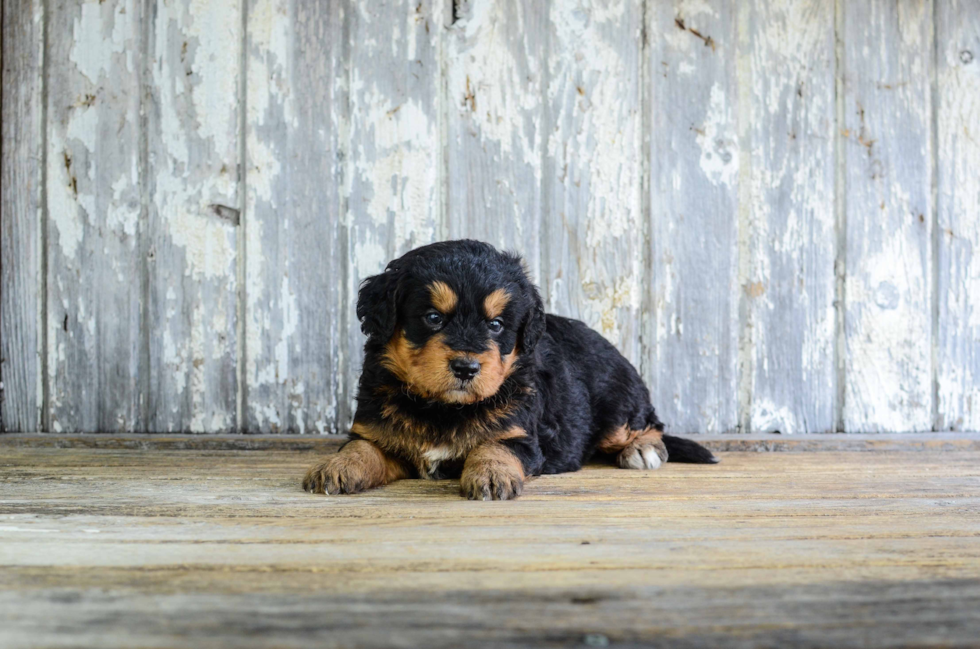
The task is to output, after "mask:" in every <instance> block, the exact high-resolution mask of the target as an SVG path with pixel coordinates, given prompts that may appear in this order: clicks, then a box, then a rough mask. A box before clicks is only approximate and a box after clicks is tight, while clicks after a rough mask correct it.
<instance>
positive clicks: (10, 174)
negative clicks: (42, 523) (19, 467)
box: [0, 0, 44, 432]
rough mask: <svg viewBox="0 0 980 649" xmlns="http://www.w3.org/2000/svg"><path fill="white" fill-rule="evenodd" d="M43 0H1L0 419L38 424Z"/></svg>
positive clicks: (14, 424)
mask: <svg viewBox="0 0 980 649" xmlns="http://www.w3.org/2000/svg"><path fill="white" fill-rule="evenodd" d="M43 20H44V15H43V5H42V3H41V2H40V1H39V0H4V1H3V48H2V59H0V62H2V69H3V106H2V111H3V112H2V118H0V122H2V129H3V136H2V137H3V144H2V148H3V164H2V170H0V223H2V234H0V382H2V385H3V388H2V390H0V395H2V399H0V413H2V419H0V425H2V428H3V430H5V431H24V432H33V431H36V430H38V429H39V426H40V419H39V415H40V410H39V408H40V406H41V404H40V403H38V396H39V392H40V391H39V389H38V387H39V385H40V380H41V377H40V376H39V374H40V369H41V367H40V363H39V357H40V353H41V341H40V340H38V318H39V315H38V306H39V299H38V298H39V294H40V292H41V258H42V257H41V247H40V245H41V231H40V220H39V218H38V215H39V209H40V198H41V194H40V191H41V159H42V144H41V134H42V128H43V125H42V121H41V108H42V106H41V93H42V84H43V80H42V77H41V66H42V58H43V56H44V54H43V51H42V50H43V44H44V41H43V34H42V21H43Z"/></svg>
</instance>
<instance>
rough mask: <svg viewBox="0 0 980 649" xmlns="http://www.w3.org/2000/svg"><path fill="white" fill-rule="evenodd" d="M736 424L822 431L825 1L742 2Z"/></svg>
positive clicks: (830, 36) (828, 101)
mask: <svg viewBox="0 0 980 649" xmlns="http://www.w3.org/2000/svg"><path fill="white" fill-rule="evenodd" d="M740 11H742V12H745V15H744V18H743V19H742V20H740V24H741V25H742V26H744V27H748V28H749V30H750V31H748V32H746V33H742V34H740V39H741V41H742V43H743V44H744V50H743V52H742V53H741V55H740V56H742V57H744V58H745V59H747V62H746V69H747V71H748V73H749V75H750V79H744V80H743V79H740V83H745V84H750V87H749V92H748V93H741V94H742V96H743V97H747V98H748V99H749V101H750V102H751V103H750V105H749V106H747V107H746V110H747V111H748V114H749V115H750V118H749V120H748V123H747V124H742V125H740V127H741V128H742V129H744V133H745V137H746V138H747V145H748V148H749V154H748V159H747V160H745V161H744V163H745V164H748V165H749V169H748V171H747V174H746V175H745V176H743V178H744V177H747V178H748V179H749V183H750V184H749V186H748V187H747V188H742V189H743V190H745V191H743V192H742V200H743V201H744V200H745V199H748V201H749V204H748V205H742V206H741V208H740V209H744V210H746V213H747V215H748V217H749V220H748V222H747V223H743V225H747V226H748V229H747V231H746V232H744V233H743V235H742V236H743V240H744V241H745V242H746V244H747V245H746V246H745V249H744V253H746V259H745V260H743V262H742V267H743V269H744V270H745V271H747V274H746V275H745V276H743V277H742V281H743V285H742V286H741V290H742V300H743V301H744V303H745V308H744V312H745V318H746V321H745V322H744V323H743V326H744V327H745V328H746V331H745V332H744V334H743V335H747V341H745V342H747V344H748V349H747V350H746V351H748V357H747V360H748V364H747V365H748V366H747V367H743V368H742V372H746V373H747V377H746V379H743V380H747V386H746V387H747V388H748V393H747V394H744V393H743V397H744V398H746V400H747V401H748V403H743V407H744V406H747V409H746V412H744V413H743V415H742V416H743V421H744V422H745V423H746V424H747V426H746V428H747V429H748V430H747V431H746V432H750V431H751V432H772V431H776V430H778V431H781V432H783V433H809V432H828V431H831V430H833V429H834V425H835V423H836V421H835V409H834V408H835V402H836V394H837V388H836V385H837V380H836V376H837V371H836V367H835V365H834V341H835V311H834V285H835V275H834V259H835V231H834V224H835V215H834V185H835V168H834V161H835V154H834V139H835V137H836V130H835V126H834V124H835V110H836V108H835V91H834V81H835V70H834V5H833V3H829V2H823V1H821V0H813V1H808V2H794V1H792V0H756V1H755V2H752V3H744V4H743V5H742V6H741V7H740Z"/></svg>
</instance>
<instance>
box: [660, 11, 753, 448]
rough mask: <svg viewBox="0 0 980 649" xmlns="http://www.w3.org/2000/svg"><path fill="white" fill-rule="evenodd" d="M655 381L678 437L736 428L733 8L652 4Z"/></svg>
mask: <svg viewBox="0 0 980 649" xmlns="http://www.w3.org/2000/svg"><path fill="white" fill-rule="evenodd" d="M647 14H648V21H649V22H648V25H647V34H648V39H649V50H648V51H649V54H648V56H649V64H648V70H649V75H650V80H649V92H650V100H649V110H650V115H651V132H650V133H649V144H648V146H649V165H650V171H649V173H650V198H649V201H650V225H649V232H650V236H649V246H650V252H649V255H650V256H649V260H650V263H651V270H650V273H651V274H650V278H649V280H648V281H649V282H650V288H649V289H648V290H647V295H646V300H647V301H646V303H645V304H644V318H645V323H644V332H645V336H644V351H643V360H644V363H645V366H644V375H645V378H646V380H647V381H648V383H649V385H650V389H651V393H652V396H653V403H654V406H655V407H656V408H657V410H658V412H659V413H660V418H661V419H663V420H664V422H666V424H667V426H668V429H669V430H671V431H674V432H721V431H730V430H734V429H735V427H736V425H737V423H738V421H737V417H738V414H737V410H738V408H737V402H738V399H737V390H736V385H737V356H738V321H739V319H738V286H737V281H738V277H737V267H736V264H737V252H738V245H737V237H736V233H737V224H738V219H737V206H738V185H739V145H738V130H737V117H738V115H737V112H738V111H737V110H736V106H737V99H738V92H737V85H736V53H737V41H736V10H735V4H734V3H727V2H726V3H722V4H720V5H717V6H712V7H709V6H708V5H705V4H703V3H700V2H693V1H692V2H688V1H677V2H672V3H653V4H651V5H649V6H648V7H647Z"/></svg>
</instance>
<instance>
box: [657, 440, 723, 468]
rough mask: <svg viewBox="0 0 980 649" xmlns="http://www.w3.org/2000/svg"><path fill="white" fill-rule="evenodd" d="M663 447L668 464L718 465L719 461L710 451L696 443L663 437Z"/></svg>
mask: <svg viewBox="0 0 980 649" xmlns="http://www.w3.org/2000/svg"><path fill="white" fill-rule="evenodd" d="M663 441H664V446H666V447H667V461H668V462H687V463H688V464H718V463H719V462H721V460H720V459H718V458H717V457H715V456H714V455H712V454H711V451H709V450H708V449H706V448H705V447H703V446H701V445H700V444H698V443H697V442H692V441H691V440H689V439H684V438H683V437H674V436H673V435H666V434H665V435H664V436H663Z"/></svg>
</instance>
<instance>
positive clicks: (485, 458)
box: [459, 442, 525, 500]
mask: <svg viewBox="0 0 980 649" xmlns="http://www.w3.org/2000/svg"><path fill="white" fill-rule="evenodd" d="M524 475H525V474H524V464H523V463H522V462H521V460H520V458H518V457H517V455H516V454H515V453H514V451H513V450H512V449H511V448H510V447H508V446H506V445H504V444H502V443H500V442H489V443H486V444H481V445H480V446H477V447H476V448H475V449H473V450H472V451H470V454H469V455H467V456H466V462H465V463H464V464H463V474H462V475H461V476H460V479H459V491H460V495H462V496H465V497H467V498H469V499H470V500H510V499H511V498H517V497H518V496H520V495H521V491H523V490H524Z"/></svg>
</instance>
